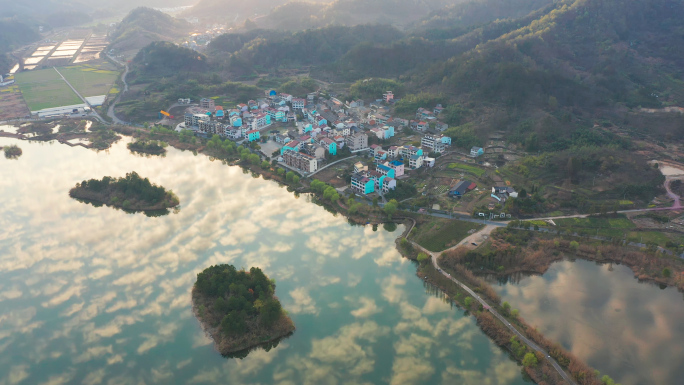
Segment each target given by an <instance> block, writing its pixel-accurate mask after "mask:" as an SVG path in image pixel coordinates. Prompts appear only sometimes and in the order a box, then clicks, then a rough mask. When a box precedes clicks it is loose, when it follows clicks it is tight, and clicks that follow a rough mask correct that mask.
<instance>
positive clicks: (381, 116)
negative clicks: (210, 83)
mask: <svg viewBox="0 0 684 385" xmlns="http://www.w3.org/2000/svg"><path fill="white" fill-rule="evenodd" d="M395 101H396V100H395V98H394V94H393V92H392V91H387V92H385V93H384V94H383V95H382V99H377V100H373V101H370V102H366V101H364V100H352V101H345V102H342V101H340V100H338V99H337V98H335V97H333V96H330V95H322V94H320V93H318V92H313V93H309V94H308V95H306V96H305V97H304V98H298V97H294V96H293V95H289V94H284V93H277V92H276V91H274V90H267V91H265V92H264V96H263V97H262V98H258V99H257V100H248V101H246V102H245V103H239V104H237V105H235V106H220V105H216V103H215V100H214V99H212V98H203V99H201V100H200V101H199V103H192V101H191V100H190V99H179V100H178V104H179V105H188V107H187V108H186V110H185V113H184V116H183V120H182V122H181V123H179V124H178V125H177V126H176V130H177V131H182V130H191V131H193V133H194V134H195V135H197V136H200V137H212V136H213V135H219V136H220V137H223V138H228V139H230V140H233V141H236V142H239V143H243V144H247V145H249V146H250V147H251V148H252V149H255V150H258V151H260V152H261V154H262V155H263V157H265V158H266V159H271V160H273V161H277V163H278V164H279V165H280V166H282V167H284V168H286V169H289V170H292V171H295V172H297V173H299V174H301V175H302V176H314V175H316V178H319V179H321V180H325V181H326V182H328V183H330V184H331V185H333V186H335V187H336V188H337V189H338V190H339V191H340V192H342V191H345V190H347V189H350V190H351V192H353V193H356V194H358V195H362V196H367V197H370V198H374V197H378V198H380V199H382V200H383V201H385V200H386V199H385V197H386V196H389V197H392V198H399V199H402V198H410V197H411V196H412V195H416V194H417V193H418V192H420V191H418V190H416V188H415V185H416V183H418V184H419V185H420V184H422V183H421V182H419V181H417V180H416V181H414V183H411V188H410V189H408V188H407V189H402V184H405V183H407V182H408V181H409V179H410V178H412V177H414V176H416V177H417V178H420V179H421V180H422V179H425V178H424V174H425V173H427V172H430V170H432V169H433V168H435V165H436V159H437V158H438V157H442V156H447V155H448V156H450V157H451V158H453V163H449V164H447V165H446V166H445V167H443V168H444V170H441V171H440V173H449V172H451V173H452V174H453V175H452V176H453V177H451V178H446V180H447V181H446V183H447V184H440V185H439V186H437V187H435V190H436V192H437V193H438V194H441V195H443V196H444V197H446V198H462V197H464V196H465V195H466V194H468V193H469V192H471V191H473V190H477V191H478V195H483V194H484V197H485V198H486V202H482V201H481V199H479V198H480V197H479V196H478V199H475V200H476V201H479V204H483V203H486V204H489V206H490V207H491V208H494V206H496V205H497V204H500V203H502V202H504V201H505V200H506V199H507V198H508V197H509V196H517V193H516V192H515V191H514V190H513V189H512V188H511V187H510V186H506V185H505V184H504V183H503V181H501V180H499V181H500V182H501V183H494V184H495V186H494V187H492V186H491V185H485V184H484V183H479V184H478V183H477V179H478V177H481V176H482V173H483V172H485V168H484V167H485V166H483V163H486V162H484V161H482V160H481V159H482V158H484V157H483V155H484V154H485V150H484V149H483V148H481V147H473V148H471V149H470V151H469V152H459V151H457V150H456V149H453V148H452V146H451V137H449V136H446V135H444V131H446V130H447V128H448V125H447V124H445V123H443V122H441V121H440V120H439V116H440V113H441V112H442V110H443V107H442V106H441V105H437V106H436V107H434V108H433V109H427V108H418V109H417V111H416V114H415V119H410V120H409V119H402V118H399V117H393V116H392V115H391V113H390V112H391V110H392V106H393V105H394V103H395ZM468 163H470V164H468ZM471 164H472V165H471ZM487 165H488V164H487ZM332 166H335V168H332ZM459 173H460V175H459ZM466 173H468V174H469V177H471V178H470V179H472V180H470V179H466V178H465V174H466ZM421 176H423V178H421ZM494 179H495V180H496V178H494ZM437 180H440V178H439V174H438V175H437ZM403 187H406V186H403ZM427 188H428V186H427V184H425V185H423V186H422V190H423V191H422V195H427V194H426V191H425V190H426V189H427ZM397 190H402V191H404V192H406V191H407V190H408V191H409V192H410V193H409V194H408V195H407V194H397ZM490 191H491V193H490ZM485 193H486V194H485ZM388 194H389V195H388ZM387 199H389V198H387ZM458 200H460V199H458ZM436 208H437V209H439V205H438V204H437V205H436ZM468 210H470V207H468Z"/></svg>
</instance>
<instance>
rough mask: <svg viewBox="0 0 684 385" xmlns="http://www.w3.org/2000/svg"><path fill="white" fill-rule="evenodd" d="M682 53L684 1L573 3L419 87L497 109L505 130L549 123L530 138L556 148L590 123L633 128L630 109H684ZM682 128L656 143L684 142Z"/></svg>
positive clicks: (674, 125) (450, 64)
mask: <svg viewBox="0 0 684 385" xmlns="http://www.w3.org/2000/svg"><path fill="white" fill-rule="evenodd" d="M682 47H684V3H683V2H682V1H673V0H611V1H605V0H565V1H560V2H557V3H556V4H554V6H553V7H551V8H546V9H545V10H544V12H543V13H542V14H540V15H538V17H536V18H535V19H534V20H533V21H531V22H529V23H526V24H525V25H523V26H522V27H520V28H517V29H515V30H513V31H511V32H509V33H505V34H503V35H502V36H500V37H498V38H496V39H493V40H491V41H489V42H487V43H486V44H482V45H479V46H478V47H477V48H476V49H472V50H469V51H467V52H465V53H463V54H461V55H457V56H455V57H454V58H452V59H450V60H448V61H443V62H440V63H437V64H434V65H432V66H431V67H430V68H429V69H425V70H424V71H421V72H416V73H414V74H413V76H412V82H413V83H414V84H415V86H416V87H432V86H434V87H436V88H437V89H439V90H440V91H441V92H444V93H447V94H449V95H450V96H452V97H453V98H454V99H455V100H460V101H462V102H465V101H466V100H467V101H469V102H470V103H471V104H472V105H475V107H477V108H479V109H482V108H483V107H485V106H490V107H491V106H497V107H496V109H497V110H499V112H500V115H499V116H496V117H495V119H496V120H497V121H498V125H499V126H501V124H505V125H508V126H509V127H510V126H512V125H513V124H515V122H516V120H517V121H520V118H525V117H537V118H542V117H545V120H544V123H539V122H541V121H543V119H536V120H537V122H538V123H537V126H536V127H533V129H530V130H529V131H530V132H525V133H520V135H522V136H526V137H531V136H533V135H536V137H535V138H534V141H541V142H547V143H548V142H552V141H555V140H558V139H559V138H558V136H557V135H558V134H559V130H558V129H559V128H562V127H563V126H564V125H568V126H571V125H573V123H574V120H575V119H576V118H578V117H581V116H582V114H587V113H588V114H590V115H589V116H591V115H594V114H597V113H598V114H599V115H603V116H604V117H605V118H608V119H617V116H621V117H622V118H621V119H620V122H619V123H621V124H625V123H629V121H625V119H624V116H625V113H626V111H627V110H626V109H628V108H632V109H634V108H637V109H638V107H649V108H660V107H662V106H667V105H681V103H682V102H684V49H682ZM619 111H623V112H619ZM504 114H505V116H504ZM585 116H586V115H585ZM490 123H491V122H490ZM682 123H684V122H681V121H680V122H678V121H676V119H675V121H671V122H666V123H665V125H664V126H663V125H661V126H659V127H654V128H653V130H651V132H650V133H651V134H656V135H662V136H667V135H669V136H672V135H679V137H682V135H684V124H682ZM540 125H543V126H545V127H541V126H540ZM489 126H492V125H491V124H489ZM560 132H565V133H567V134H570V133H572V130H562V129H561V130H560Z"/></svg>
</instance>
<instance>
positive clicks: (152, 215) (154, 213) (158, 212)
mask: <svg viewBox="0 0 684 385" xmlns="http://www.w3.org/2000/svg"><path fill="white" fill-rule="evenodd" d="M72 198H73V197H72ZM73 199H75V200H77V201H79V202H81V203H85V204H91V205H93V206H95V207H102V206H104V205H105V204H104V203H102V202H98V201H93V200H90V199H84V198H73ZM111 207H112V208H114V209H116V210H121V211H123V212H125V213H126V214H137V213H143V214H145V216H146V217H150V218H155V217H163V216H164V215H169V214H170V213H171V211H170V210H169V209H159V210H127V209H124V208H121V207H115V206H111ZM180 210H181V207H180V205H178V206H176V207H174V208H173V213H174V214H178V213H180Z"/></svg>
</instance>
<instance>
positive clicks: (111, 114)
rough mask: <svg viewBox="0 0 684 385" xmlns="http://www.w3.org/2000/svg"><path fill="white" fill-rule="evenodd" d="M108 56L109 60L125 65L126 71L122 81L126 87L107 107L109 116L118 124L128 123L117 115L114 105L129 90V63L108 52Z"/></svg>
mask: <svg viewBox="0 0 684 385" xmlns="http://www.w3.org/2000/svg"><path fill="white" fill-rule="evenodd" d="M107 57H108V58H109V60H111V61H113V62H115V63H116V64H118V65H122V66H123V67H124V72H123V74H122V75H121V81H122V82H123V84H124V88H123V90H121V92H120V93H119V95H117V96H116V99H114V101H113V102H112V104H110V105H109V108H108V109H107V116H109V117H110V118H112V121H113V122H114V123H116V124H126V122H124V121H123V120H121V119H119V118H117V117H116V114H115V113H114V107H116V103H118V102H119V100H120V99H121V95H123V94H124V93H126V92H127V91H128V83H126V75H128V64H126V63H122V62H120V61H118V60H116V59H115V58H114V57H112V56H110V55H109V54H107Z"/></svg>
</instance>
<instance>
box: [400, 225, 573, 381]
mask: <svg viewBox="0 0 684 385" xmlns="http://www.w3.org/2000/svg"><path fill="white" fill-rule="evenodd" d="M414 225H415V222H414ZM496 227H497V226H492V225H488V226H485V227H484V228H483V229H482V230H480V231H478V232H477V233H474V234H472V235H470V236H469V237H467V238H465V240H466V241H469V240H470V239H474V238H472V237H476V236H479V237H480V238H481V237H482V236H483V235H484V233H486V234H489V233H491V232H492V230H494V229H495V228H496ZM411 230H413V226H411V229H409V231H407V233H406V237H408V234H409V233H410V232H411ZM409 242H411V244H412V245H413V246H414V247H417V248H419V249H420V250H423V252H425V253H427V254H428V255H430V260H431V261H432V266H433V267H434V268H435V269H436V270H437V271H438V272H440V273H442V275H443V276H445V277H446V278H448V279H449V280H451V281H452V282H454V283H455V284H457V285H459V286H460V287H462V288H463V290H465V291H466V292H468V294H470V295H471V296H472V297H473V298H474V299H476V300H477V301H478V302H479V303H480V304H482V306H483V307H484V308H485V309H487V310H489V312H490V313H492V315H493V316H494V317H496V318H497V319H498V320H499V321H501V323H503V325H504V326H506V327H507V328H508V329H509V330H510V331H511V332H513V333H514V334H515V335H516V336H517V337H518V338H519V339H520V341H522V342H524V343H525V344H526V345H527V346H529V347H530V348H532V349H533V350H535V351H537V352H540V353H542V354H543V355H544V357H545V358H546V360H548V361H549V363H550V364H551V366H553V368H554V369H556V371H557V372H558V374H559V375H560V376H561V377H563V379H564V380H565V381H566V382H567V383H568V384H572V385H577V383H576V382H575V381H574V380H573V379H572V377H570V375H569V374H568V373H566V372H565V371H564V370H563V368H562V367H561V366H560V365H559V364H558V362H557V361H556V360H555V359H553V358H552V357H551V356H550V355H549V353H548V352H547V351H546V350H544V349H543V348H542V347H541V346H539V345H537V344H536V343H534V342H532V341H531V340H530V339H529V338H527V337H525V336H524V335H523V334H522V333H520V332H519V331H518V329H516V328H515V326H513V325H511V323H510V322H508V320H507V319H506V318H505V317H504V316H502V315H501V314H500V313H499V312H497V311H496V309H494V308H492V307H491V306H490V305H489V304H488V303H487V301H485V300H484V299H483V298H482V297H480V296H479V295H478V294H477V293H475V292H474V291H473V290H472V289H471V288H470V287H468V286H466V285H465V284H464V283H462V282H461V281H459V280H457V279H456V278H454V277H452V276H451V275H450V274H449V273H447V272H445V271H444V270H442V268H441V267H439V264H438V263H437V258H438V256H439V254H441V253H443V252H444V251H447V250H451V249H454V248H456V247H460V246H461V244H459V245H457V246H454V247H452V248H450V249H447V250H444V251H442V252H438V253H435V252H431V251H429V250H427V249H425V248H423V247H422V246H420V245H419V244H417V243H415V242H413V241H409ZM468 245H471V244H470V242H468ZM471 246H472V245H471Z"/></svg>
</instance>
